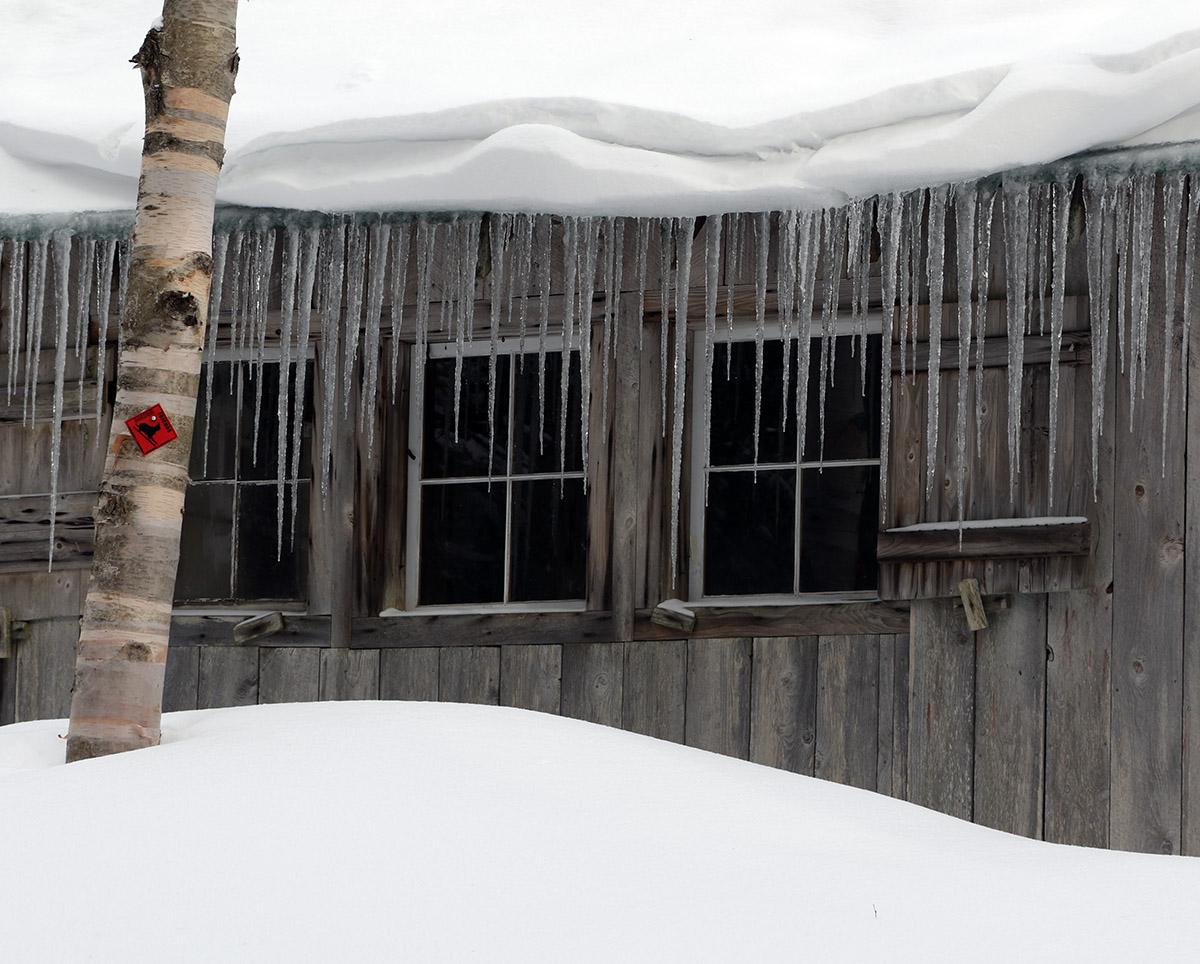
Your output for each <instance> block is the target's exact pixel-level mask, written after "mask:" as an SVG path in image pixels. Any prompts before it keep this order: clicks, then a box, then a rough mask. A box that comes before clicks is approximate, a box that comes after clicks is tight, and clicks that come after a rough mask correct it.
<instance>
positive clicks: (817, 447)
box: [804, 335, 891, 461]
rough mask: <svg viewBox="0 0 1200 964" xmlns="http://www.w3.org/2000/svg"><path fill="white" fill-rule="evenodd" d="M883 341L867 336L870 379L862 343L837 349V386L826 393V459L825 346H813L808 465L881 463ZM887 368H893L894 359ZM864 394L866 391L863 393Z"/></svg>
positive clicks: (840, 343) (847, 341)
mask: <svg viewBox="0 0 1200 964" xmlns="http://www.w3.org/2000/svg"><path fill="white" fill-rule="evenodd" d="M880 340H881V339H880V336H879V335H868V336H867V379H866V381H865V382H864V381H863V379H862V361H861V359H860V358H859V356H858V352H857V351H856V350H855V348H856V346H857V344H858V339H857V338H852V337H850V336H843V337H841V338H838V339H837V340H836V341H835V343H834V352H833V358H832V366H831V369H830V371H831V373H832V375H833V383H832V384H830V385H827V386H826V388H825V451H824V454H822V453H821V434H820V433H821V342H820V339H817V338H814V339H813V341H812V363H811V365H810V366H809V371H810V375H809V381H808V424H807V426H806V431H805V438H804V459H805V461H817V460H819V459H826V460H829V461H833V460H839V459H872V458H878V457H879V364H880V358H879V346H880ZM888 364H889V365H890V364H891V360H890V359H889V361H888ZM864 389H865V391H864Z"/></svg>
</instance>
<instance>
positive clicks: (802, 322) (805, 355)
mask: <svg viewBox="0 0 1200 964" xmlns="http://www.w3.org/2000/svg"><path fill="white" fill-rule="evenodd" d="M821 218H822V214H821V213H820V212H815V211H801V212H800V223H799V228H798V231H797V238H796V288H797V289H798V291H797V301H798V304H797V306H796V320H797V322H796V327H797V329H798V331H797V335H796V444H797V446H798V451H799V453H800V456H799V457H800V459H801V460H804V456H805V454H806V453H805V451H804V446H805V442H806V441H807V439H808V382H809V372H810V370H811V368H812V340H813V332H812V328H813V304H814V302H815V300H816V291H817V275H818V270H819V268H820V259H821Z"/></svg>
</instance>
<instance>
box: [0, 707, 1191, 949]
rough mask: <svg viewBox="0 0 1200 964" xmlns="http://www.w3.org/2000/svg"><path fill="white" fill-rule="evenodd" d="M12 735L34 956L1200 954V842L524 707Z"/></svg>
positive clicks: (13, 905) (309, 714) (26, 729)
mask: <svg viewBox="0 0 1200 964" xmlns="http://www.w3.org/2000/svg"><path fill="white" fill-rule="evenodd" d="M164 722H165V725H164V734H165V742H164V745H163V746H161V747H159V748H156V749H152V750H143V751H138V752H136V753H129V754H124V755H121V756H118V757H110V758H107V759H102V760H96V761H88V762H85V763H80V764H74V765H72V766H69V767H68V766H62V765H58V761H59V760H60V759H61V756H62V753H63V746H64V744H63V741H62V739H61V738H60V736H59V734H61V733H64V732H65V728H66V724H65V722H62V721H57V722H54V721H51V722H37V723H25V724H19V725H16V726H9V727H4V728H3V729H0V813H3V814H4V815H5V823H6V825H7V826H8V827H9V828H10V829H9V832H7V833H6V834H5V840H4V859H3V868H4V872H3V873H0V933H3V935H4V956H5V959H6V960H13V961H23V962H38V961H88V962H99V964H104V962H114V964H117V962H120V964H125V962H128V961H141V960H152V959H153V960H158V961H198V962H212V961H222V962H226V961H254V962H263V961H375V960H379V961H396V960H409V961H438V962H455V961H466V960H473V961H475V960H478V961H490V962H505V961H512V962H522V964H524V962H536V961H555V962H557V961H571V962H588V961H596V962H606V964H608V962H612V961H647V962H663V961H687V962H698V961H721V962H728V961H754V962H766V961H800V960H811V961H821V962H823V964H837V962H844V961H889V962H893V964H905V962H910V961H911V962H918V961H919V962H922V964H928V962H931V961H933V962H938V961H947V962H949V961H955V962H957V961H963V960H970V961H972V962H980V964H986V962H997V964H1001V962H1003V964H1012V962H1014V961H1021V962H1037V961H1047V962H1049V961H1056V962H1057V961H1087V962H1089V964H1106V962H1114V964H1115V962H1120V964H1127V962H1129V961H1134V960H1152V961H1155V962H1156V964H1162V962H1169V961H1188V962H1192V961H1194V960H1195V955H1196V947H1197V942H1198V941H1200V920H1198V919H1197V917H1196V913H1195V908H1196V906H1197V902H1198V901H1200V862H1197V861H1195V860H1193V859H1190V858H1180V857H1163V856H1149V855H1135V854H1119V853H1110V852H1104V851H1094V850H1084V849H1078V848H1068V847H1060V846H1054V845H1050V844H1043V843H1037V842H1034V841H1029V840H1024V839H1021V838H1017V837H1011V836H1007V835H1005V834H1000V833H997V832H994V831H989V830H985V829H982V828H979V827H975V826H972V825H970V824H966V823H963V822H960V821H957V820H953V819H951V818H949V817H944V816H941V815H939V814H936V813H933V812H931V811H928V810H922V809H920V808H918V807H916V806H912V805H909V804H905V803H900V802H897V801H894V800H890V799H887V798H884V797H882V796H877V795H875V794H872V793H868V792H865V791H860V790H853V789H849V788H846V787H841V786H837V785H834V784H831V783H825V782H822V781H818V780H814V779H811V778H808V777H800V776H796V775H794V774H788V773H783V772H781V771H777V770H770V769H767V768H765V767H759V766H756V765H753V764H749V763H744V762H741V761H737V760H732V759H729V758H726V757H720V756H716V755H713V754H710V753H706V752H703V751H700V750H695V749H689V748H686V747H681V746H676V745H673V744H668V743H662V742H659V741H656V740H651V739H648V738H645V737H641V736H636V735H634V734H630V733H626V732H622V731H619V730H615V729H608V728H605V727H599V726H594V725H591V724H587V723H581V722H577V721H572V720H567V719H561V718H558V717H552V716H546V715H539V714H534V713H529V712H525V711H521V710H512V709H501V708H498V707H481V706H460V705H454V704H420V703H340V704H336V703H326V704H309V705H287V706H253V707H244V708H239V709H228V710H207V711H199V712H191V713H181V714H171V715H168V716H167V717H166V718H165V721H164Z"/></svg>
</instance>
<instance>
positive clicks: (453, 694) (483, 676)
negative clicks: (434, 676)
mask: <svg viewBox="0 0 1200 964" xmlns="http://www.w3.org/2000/svg"><path fill="white" fill-rule="evenodd" d="M439 673H440V683H439V693H438V699H440V700H442V702H445V703H486V704H489V705H493V706H494V705H498V704H499V703H500V649H499V647H497V646H448V647H446V648H445V649H443V650H441V661H440V663H439Z"/></svg>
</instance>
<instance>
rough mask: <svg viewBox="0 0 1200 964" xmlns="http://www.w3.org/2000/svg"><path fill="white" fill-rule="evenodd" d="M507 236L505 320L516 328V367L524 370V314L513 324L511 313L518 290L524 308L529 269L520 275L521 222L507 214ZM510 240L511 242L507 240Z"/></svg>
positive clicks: (505, 255)
mask: <svg viewBox="0 0 1200 964" xmlns="http://www.w3.org/2000/svg"><path fill="white" fill-rule="evenodd" d="M505 217H507V218H508V234H506V235H505V238H506V240H507V243H506V244H505V247H504V276H505V278H506V279H507V280H506V281H505V284H504V288H505V292H504V294H505V305H506V312H507V313H506V316H505V317H506V318H507V319H508V327H509V328H510V329H511V328H512V327H513V326H514V324H515V325H516V327H517V359H516V361H517V367H518V368H519V369H520V370H521V371H524V370H525V313H524V311H522V312H521V320H520V322H519V323H518V322H515V321H514V319H513V311H514V309H515V308H516V307H517V305H516V302H517V294H518V289H520V300H521V307H522V308H524V306H525V301H526V298H525V296H526V295H527V294H528V293H529V291H528V282H529V269H528V267H527V268H526V269H525V271H524V273H521V246H522V244H523V243H524V241H523V239H522V236H521V225H522V223H523V220H522V218H521V217H519V216H518V215H514V214H508V215H505ZM508 239H511V240H508Z"/></svg>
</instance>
